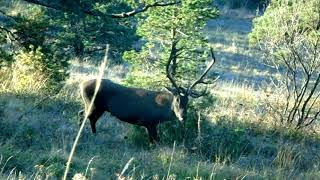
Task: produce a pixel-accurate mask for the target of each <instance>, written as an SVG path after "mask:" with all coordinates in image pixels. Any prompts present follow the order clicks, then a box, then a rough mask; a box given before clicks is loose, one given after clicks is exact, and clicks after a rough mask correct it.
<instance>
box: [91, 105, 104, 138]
mask: <svg viewBox="0 0 320 180" xmlns="http://www.w3.org/2000/svg"><path fill="white" fill-rule="evenodd" d="M103 112H104V111H99V110H93V111H92V112H91V113H90V115H89V120H90V125H91V130H92V133H96V132H97V130H96V122H97V121H98V119H99V118H100V116H101V115H102V114H103Z"/></svg>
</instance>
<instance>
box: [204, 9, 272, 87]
mask: <svg viewBox="0 0 320 180" xmlns="http://www.w3.org/2000/svg"><path fill="white" fill-rule="evenodd" d="M253 18H254V15H253V14H250V13H249V12H246V11H244V10H243V11H239V10H237V11H233V10H229V11H228V12H222V14H221V16H220V17H218V18H217V19H213V20H210V21H209V22H208V23H207V27H206V33H207V38H208V39H209V42H210V43H211V44H212V46H213V47H214V49H215V52H216V54H217V55H216V56H217V59H218V62H217V63H216V66H215V69H214V71H216V72H218V73H219V74H220V78H221V80H222V81H235V82H239V83H245V84H248V85H261V84H263V83H265V82H269V75H270V74H274V73H275V69H273V68H271V67H270V66H267V65H265V64H264V63H262V60H261V59H262V56H263V54H261V52H259V51H257V50H256V49H253V48H250V47H249V42H248V34H249V33H250V32H251V29H252V20H253Z"/></svg>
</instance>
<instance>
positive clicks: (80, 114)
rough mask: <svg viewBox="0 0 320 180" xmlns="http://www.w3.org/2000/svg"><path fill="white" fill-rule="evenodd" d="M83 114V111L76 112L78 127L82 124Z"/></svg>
mask: <svg viewBox="0 0 320 180" xmlns="http://www.w3.org/2000/svg"><path fill="white" fill-rule="evenodd" d="M84 112H85V110H84V109H83V110H81V111H79V112H78V117H79V126H81V124H82V121H83V118H84Z"/></svg>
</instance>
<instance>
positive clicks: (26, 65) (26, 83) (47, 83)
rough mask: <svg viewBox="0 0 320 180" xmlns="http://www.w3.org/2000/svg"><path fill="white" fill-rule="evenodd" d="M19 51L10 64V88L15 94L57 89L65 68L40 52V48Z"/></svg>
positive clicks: (64, 73)
mask: <svg viewBox="0 0 320 180" xmlns="http://www.w3.org/2000/svg"><path fill="white" fill-rule="evenodd" d="M30 49H31V50H30V51H27V50H25V51H20V52H19V53H18V54H17V55H16V56H15V62H14V63H13V64H12V67H11V69H12V84H11V88H12V89H13V90H15V91H16V92H29V93H36V92H51V91H53V90H54V89H55V88H57V87H58V85H59V82H61V81H62V80H63V79H64V78H65V76H66V75H67V73H66V67H64V66H63V64H62V63H58V62H56V61H54V60H53V59H51V58H50V56H49V57H47V56H45V54H44V53H43V52H42V50H41V48H40V47H38V48H37V49H34V48H33V47H30Z"/></svg>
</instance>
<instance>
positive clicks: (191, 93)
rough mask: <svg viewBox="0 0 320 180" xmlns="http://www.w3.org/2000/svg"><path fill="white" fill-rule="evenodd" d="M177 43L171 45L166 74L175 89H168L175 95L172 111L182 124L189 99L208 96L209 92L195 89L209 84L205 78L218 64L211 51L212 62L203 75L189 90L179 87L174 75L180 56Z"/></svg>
mask: <svg viewBox="0 0 320 180" xmlns="http://www.w3.org/2000/svg"><path fill="white" fill-rule="evenodd" d="M176 44H177V42H173V43H172V45H171V54H170V57H169V60H168V62H167V64H166V73H167V77H168V79H169V80H170V82H171V84H172V86H173V88H167V89H168V90H169V91H170V92H171V94H172V95H173V101H172V110H173V111H174V113H175V115H176V117H177V118H178V120H179V121H180V122H182V121H183V120H184V119H185V118H186V117H187V105H188V101H189V97H192V98H199V97H201V96H204V95H206V94H207V91H206V90H204V91H202V92H196V91H195V90H194V87H195V86H196V85H197V84H207V83H208V82H205V81H204V78H205V76H206V75H207V74H208V72H209V70H210V69H211V68H212V66H213V64H214V63H215V62H216V59H215V56H214V53H213V50H212V49H210V52H211V62H210V64H209V65H208V66H207V68H206V69H205V71H204V72H203V73H202V75H201V76H200V77H199V78H198V79H197V80H196V81H194V82H193V83H192V84H191V85H190V86H189V87H188V88H185V87H182V86H178V85H177V83H176V80H175V79H174V77H173V74H172V65H173V64H175V63H176V58H177V56H178V55H179V51H180V50H179V49H177V48H176Z"/></svg>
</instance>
